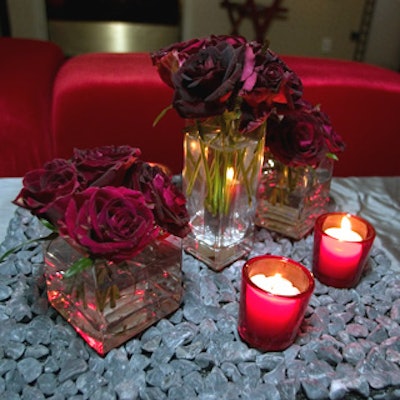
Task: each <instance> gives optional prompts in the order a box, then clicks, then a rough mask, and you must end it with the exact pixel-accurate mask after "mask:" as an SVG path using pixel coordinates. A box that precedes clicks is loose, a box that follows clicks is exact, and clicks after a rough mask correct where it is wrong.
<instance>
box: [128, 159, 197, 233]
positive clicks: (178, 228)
mask: <svg viewBox="0 0 400 400" xmlns="http://www.w3.org/2000/svg"><path fill="white" fill-rule="evenodd" d="M131 182H132V184H131V185H132V188H133V189H136V190H139V191H141V192H142V193H143V195H144V197H145V198H146V201H147V202H148V203H149V204H151V205H152V209H153V214H154V218H155V222H156V224H158V225H159V226H160V227H161V228H163V229H165V230H166V231H167V232H169V233H171V234H173V235H175V236H179V237H184V236H186V235H187V234H188V232H189V230H190V228H189V214H188V212H187V209H186V199H185V197H184V196H183V194H182V193H181V191H180V190H179V189H178V188H177V187H176V186H175V185H174V184H173V183H172V181H171V178H170V177H169V176H168V175H167V174H165V173H164V172H163V171H162V169H161V168H159V167H158V166H151V165H149V164H148V163H143V164H141V165H140V167H139V166H138V168H137V169H136V171H133V173H132V181H131Z"/></svg>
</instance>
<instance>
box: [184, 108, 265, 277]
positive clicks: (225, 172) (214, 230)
mask: <svg viewBox="0 0 400 400" xmlns="http://www.w3.org/2000/svg"><path fill="white" fill-rule="evenodd" d="M237 125H238V121H237V120H229V121H226V120H225V119H224V117H223V116H220V117H213V118H209V119H207V120H206V121H201V122H200V121H197V120H196V121H192V122H191V124H190V125H188V128H187V132H186V134H185V139H184V169H183V190H184V193H185V195H186V198H187V209H188V212H189V215H190V223H191V227H192V231H191V233H189V235H188V236H187V237H186V238H185V239H184V240H183V248H184V250H185V251H187V252H188V253H190V254H192V255H194V256H195V257H196V258H198V259H200V260H202V261H203V262H205V263H206V264H207V265H208V266H209V267H210V268H211V269H213V270H215V271H220V270H222V269H223V268H224V267H226V266H228V265H229V264H231V263H232V262H234V261H235V260H237V259H239V258H240V257H242V256H244V255H246V254H247V253H248V252H249V251H250V249H251V246H252V244H253V236H254V218H255V210H256V193H257V187H258V183H259V178H260V173H261V166H262V160H263V149H264V136H265V131H264V130H265V126H264V125H262V126H260V127H259V128H257V129H256V130H254V131H252V132H250V133H246V134H242V133H240V132H239V130H238V126H237Z"/></svg>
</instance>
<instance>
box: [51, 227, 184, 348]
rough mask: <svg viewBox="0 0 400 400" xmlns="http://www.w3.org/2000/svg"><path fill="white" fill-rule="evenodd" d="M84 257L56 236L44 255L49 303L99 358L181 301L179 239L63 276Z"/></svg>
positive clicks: (162, 241) (156, 242) (156, 243)
mask: <svg viewBox="0 0 400 400" xmlns="http://www.w3.org/2000/svg"><path fill="white" fill-rule="evenodd" d="M81 257H82V255H81V254H80V253H78V252H77V251H76V250H75V249H73V248H72V247H71V246H70V245H69V244H68V243H67V242H66V241H65V240H63V239H62V238H57V239H55V240H53V241H51V242H50V244H49V245H48V247H47V249H46V251H45V278H46V284H47V297H48V299H49V302H50V304H51V305H52V306H53V307H54V308H55V309H56V310H57V311H58V312H59V313H60V314H61V315H62V316H63V317H64V318H65V319H66V320H67V321H68V322H69V323H70V324H71V325H72V327H73V328H74V329H75V330H76V332H78V333H79V334H80V335H81V336H82V338H83V339H84V340H85V341H86V342H87V343H88V344H89V346H91V347H92V348H93V349H95V350H96V351H97V352H98V353H99V354H100V355H105V354H106V353H107V352H108V351H110V350H111V349H113V348H116V347H118V346H120V345H121V344H123V343H124V342H126V341H127V340H129V339H131V338H132V337H134V336H135V335H137V334H139V333H141V332H142V331H144V330H145V329H146V328H148V327H149V326H151V325H152V324H154V323H155V322H157V321H159V320H160V319H162V318H164V317H166V316H168V315H169V314H171V313H172V312H174V311H175V310H176V309H177V308H178V307H179V306H180V302H181V298H182V274H181V263H182V246H181V239H179V238H177V237H175V236H172V235H167V236H164V237H162V238H158V239H156V240H154V241H153V242H152V243H150V244H149V245H148V246H147V247H146V248H145V249H144V250H143V251H142V252H141V253H140V254H138V255H136V256H135V257H134V258H132V259H131V260H128V261H125V262H122V263H119V264H115V263H113V262H110V261H106V260H96V262H95V264H94V265H93V266H91V267H88V268H87V269H85V270H84V271H82V272H80V273H78V274H76V275H74V276H72V277H68V278H66V277H64V274H65V271H66V270H67V269H68V268H69V267H70V266H71V265H72V264H73V263H74V262H76V261H77V260H78V259H79V258H81Z"/></svg>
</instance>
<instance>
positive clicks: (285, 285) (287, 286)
mask: <svg viewBox="0 0 400 400" xmlns="http://www.w3.org/2000/svg"><path fill="white" fill-rule="evenodd" d="M250 279H251V281H252V282H253V283H254V284H255V285H256V286H258V287H259V288H260V289H263V290H265V291H266V292H269V293H272V294H279V295H281V296H295V295H296V294H299V293H300V290H299V289H297V287H295V286H293V283H292V282H290V281H289V280H288V279H286V278H283V277H282V275H281V274H275V275H273V276H265V275H264V274H256V275H253V276H252V277H251V278H250Z"/></svg>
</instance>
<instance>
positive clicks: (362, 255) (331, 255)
mask: <svg viewBox="0 0 400 400" xmlns="http://www.w3.org/2000/svg"><path fill="white" fill-rule="evenodd" d="M353 225H356V227H357V229H355V228H354V227H353ZM374 238H375V230H374V229H373V227H372V226H371V225H370V224H369V223H368V222H367V221H365V220H362V219H361V218H359V217H355V216H352V215H349V214H344V213H331V214H325V215H322V216H321V217H319V218H318V219H317V221H316V225H315V230H314V260H313V272H314V275H315V276H316V277H317V278H318V279H319V280H320V281H321V282H322V283H325V284H327V285H330V286H335V287H353V286H354V285H356V284H357V283H358V281H359V279H360V276H361V273H362V270H363V268H364V264H365V262H366V259H367V256H368V253H369V250H370V248H371V246H372V242H373V240H374Z"/></svg>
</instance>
